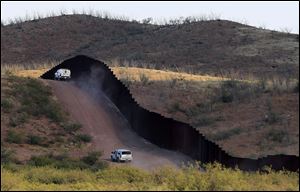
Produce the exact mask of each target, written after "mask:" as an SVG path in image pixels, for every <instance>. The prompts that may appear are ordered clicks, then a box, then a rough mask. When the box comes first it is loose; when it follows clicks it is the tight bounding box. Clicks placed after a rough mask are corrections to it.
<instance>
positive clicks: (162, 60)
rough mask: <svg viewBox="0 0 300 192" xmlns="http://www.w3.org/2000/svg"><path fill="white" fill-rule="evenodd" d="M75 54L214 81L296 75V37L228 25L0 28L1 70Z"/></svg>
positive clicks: (102, 22)
mask: <svg viewBox="0 0 300 192" xmlns="http://www.w3.org/2000/svg"><path fill="white" fill-rule="evenodd" d="M78 54H84V55H87V56H90V57H92V58H95V59H100V60H104V61H106V63H109V64H111V65H113V64H114V63H115V62H114V61H119V63H120V65H129V66H133V65H134V66H139V67H144V68H145V67H146V68H149V67H150V68H156V69H164V68H167V69H172V70H181V71H186V72H190V73H210V74H213V75H219V76H220V75H227V74H232V73H235V74H236V73H237V74H240V75H246V74H247V75H248V74H252V75H255V76H266V75H267V74H268V75H274V74H276V75H278V74H279V75H281V76H285V77H286V76H288V77H297V76H298V74H299V35H295V34H288V33H281V32H275V31H270V30H265V29H261V28H255V27H251V26H247V25H243V24H240V23H236V22H232V21H227V20H219V19H217V20H211V21H209V20H208V21H197V22H193V21H192V20H187V21H185V22H184V23H183V24H176V23H175V24H174V23H172V24H166V25H153V24H141V23H138V22H134V21H122V20H113V19H109V18H108V19H106V18H98V17H94V16H90V15H79V14H75V15H62V16H56V17H49V18H44V19H36V20H33V21H26V22H20V23H16V24H11V25H5V26H1V65H4V64H9V65H10V64H25V65H30V64H32V63H40V62H45V61H52V60H65V59H67V58H70V57H72V56H75V55H78Z"/></svg>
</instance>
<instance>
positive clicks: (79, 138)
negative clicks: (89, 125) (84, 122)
mask: <svg viewBox="0 0 300 192" xmlns="http://www.w3.org/2000/svg"><path fill="white" fill-rule="evenodd" d="M76 140H77V141H82V142H85V143H88V142H91V141H92V136H90V135H87V134H78V135H76Z"/></svg>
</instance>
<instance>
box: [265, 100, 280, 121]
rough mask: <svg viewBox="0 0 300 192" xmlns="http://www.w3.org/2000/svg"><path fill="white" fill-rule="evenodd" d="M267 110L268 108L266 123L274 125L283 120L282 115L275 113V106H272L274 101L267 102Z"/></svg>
mask: <svg viewBox="0 0 300 192" xmlns="http://www.w3.org/2000/svg"><path fill="white" fill-rule="evenodd" d="M267 108H268V113H267V115H266V117H265V121H266V122H267V123H269V124H274V123H276V122H278V121H280V120H281V117H280V115H279V114H278V113H276V112H274V111H273V106H272V101H271V100H268V101H267Z"/></svg>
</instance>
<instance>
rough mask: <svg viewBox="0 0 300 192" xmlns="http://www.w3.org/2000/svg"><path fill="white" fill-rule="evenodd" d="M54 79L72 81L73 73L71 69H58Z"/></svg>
mask: <svg viewBox="0 0 300 192" xmlns="http://www.w3.org/2000/svg"><path fill="white" fill-rule="evenodd" d="M54 79H58V80H60V79H65V80H67V79H71V71H70V70H69V69H58V70H57V71H56V72H55V73H54Z"/></svg>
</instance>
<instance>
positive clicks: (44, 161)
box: [28, 155, 56, 167]
mask: <svg viewBox="0 0 300 192" xmlns="http://www.w3.org/2000/svg"><path fill="white" fill-rule="evenodd" d="M55 163H56V160H55V159H53V158H52V157H51V156H49V155H41V156H32V157H31V158H30V160H29V162H28V164H29V165H33V166H37V167H43V166H48V165H54V164H55Z"/></svg>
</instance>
